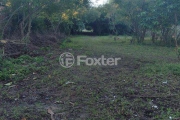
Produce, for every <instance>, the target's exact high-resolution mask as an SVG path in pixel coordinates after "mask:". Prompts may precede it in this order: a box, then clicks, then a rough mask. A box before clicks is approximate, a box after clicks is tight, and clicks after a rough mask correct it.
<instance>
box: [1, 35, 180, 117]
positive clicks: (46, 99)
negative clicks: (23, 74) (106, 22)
mask: <svg viewBox="0 0 180 120" xmlns="http://www.w3.org/2000/svg"><path fill="white" fill-rule="evenodd" d="M70 39H71V40H72V43H65V44H63V45H62V46H61V48H60V49H55V50H52V51H51V52H50V53H48V54H47V55H46V56H45V59H46V60H47V61H48V65H49V69H48V71H47V72H46V73H43V74H39V73H37V74H35V75H34V74H32V75H30V76H28V77H27V79H26V80H24V81H21V82H20V83H14V84H16V85H17V87H13V88H9V87H7V86H3V83H4V82H3V83H1V84H2V85H1V87H0V89H1V93H0V94H1V97H0V101H2V102H1V103H0V105H1V106H3V107H1V108H0V116H1V117H0V119H13V120H14V119H22V118H23V117H24V118H27V119H32V120H35V119H37V120H39V119H43V120H44V119H49V118H50V115H48V114H47V110H46V109H47V108H49V107H51V109H52V110H53V111H54V112H55V115H54V117H55V118H56V119H60V118H61V119H68V120H71V119H72V120H75V119H77V120H83V119H87V120H88V119H89V120H92V119H97V120H99V119H102V120H108V119H109V120H113V119H114V120H119V119H132V120H134V119H169V117H172V118H176V119H178V118H180V112H179V111H180V109H179V108H180V103H179V101H180V87H179V85H180V64H179V63H178V61H177V59H176V54H175V52H174V49H173V48H167V47H156V46H152V45H130V44H129V38H128V37H127V38H125V37H124V38H121V40H119V41H116V42H115V41H113V38H112V37H107V36H105V37H87V36H74V37H71V38H70ZM65 51H66V52H67V51H69V52H71V53H73V54H74V55H87V56H88V57H100V56H101V55H105V56H106V57H121V58H122V60H121V61H120V63H119V65H118V66H114V67H101V66H92V67H88V66H74V67H72V68H70V69H63V68H62V67H61V66H59V64H58V57H59V54H61V53H62V52H65ZM49 63H50V64H49ZM33 78H36V79H34V80H33ZM68 81H69V82H73V84H66V83H67V82H68ZM166 82H167V83H166ZM14 93H16V94H14ZM5 101H6V102H5ZM7 114H8V115H7Z"/></svg>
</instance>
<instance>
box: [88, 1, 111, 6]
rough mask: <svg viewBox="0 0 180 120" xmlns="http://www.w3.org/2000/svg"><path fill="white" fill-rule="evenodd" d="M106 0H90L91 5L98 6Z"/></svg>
mask: <svg viewBox="0 0 180 120" xmlns="http://www.w3.org/2000/svg"><path fill="white" fill-rule="evenodd" d="M107 1H108V0H91V2H92V4H93V6H99V5H103V4H105V3H106V2H107Z"/></svg>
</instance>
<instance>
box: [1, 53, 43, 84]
mask: <svg viewBox="0 0 180 120" xmlns="http://www.w3.org/2000/svg"><path fill="white" fill-rule="evenodd" d="M43 63H44V59H43V57H35V58H32V57H30V56H28V55H23V56H21V57H19V58H17V59H2V58H1V61H0V80H3V81H4V80H22V79H23V78H25V77H26V75H28V74H30V73H32V72H35V71H39V72H40V71H41V70H43V69H45V68H44V67H38V66H40V65H42V64H43Z"/></svg>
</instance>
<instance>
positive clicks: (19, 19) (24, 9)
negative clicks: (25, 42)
mask: <svg viewBox="0 0 180 120" xmlns="http://www.w3.org/2000/svg"><path fill="white" fill-rule="evenodd" d="M0 10H1V14H0V18H1V27H0V32H1V37H2V38H9V37H11V36H17V37H19V38H20V39H29V36H30V34H32V33H37V32H38V33H43V32H49V31H51V32H53V33H59V32H60V33H65V34H67V35H70V34H77V33H79V32H81V31H82V30H83V29H85V28H86V29H87V30H92V31H93V33H94V35H108V34H114V35H122V34H125V35H132V36H133V37H132V38H133V39H132V40H131V42H132V43H133V42H138V43H143V42H144V39H145V36H146V35H147V34H148V35H149V36H150V37H151V39H152V42H153V43H157V42H160V43H161V44H163V45H168V46H172V45H176V46H177V45H178V42H180V30H178V28H180V27H179V26H178V25H179V18H180V14H179V13H180V0H133V1H132V0H110V3H107V4H105V5H103V6H99V7H92V5H91V2H90V1H89V0H51V1H50V0H3V1H2V3H1V8H0Z"/></svg>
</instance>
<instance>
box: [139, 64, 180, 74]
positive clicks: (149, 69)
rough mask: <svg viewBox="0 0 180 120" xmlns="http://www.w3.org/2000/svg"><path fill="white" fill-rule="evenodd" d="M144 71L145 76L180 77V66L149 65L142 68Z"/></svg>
mask: <svg viewBox="0 0 180 120" xmlns="http://www.w3.org/2000/svg"><path fill="white" fill-rule="evenodd" d="M142 71H143V73H144V74H145V75H148V76H153V75H154V74H157V75H164V74H166V75H167V74H174V75H177V76H180V64H179V63H176V64H173V63H171V64H167V63H162V64H148V65H146V66H145V67H143V68H142Z"/></svg>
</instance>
